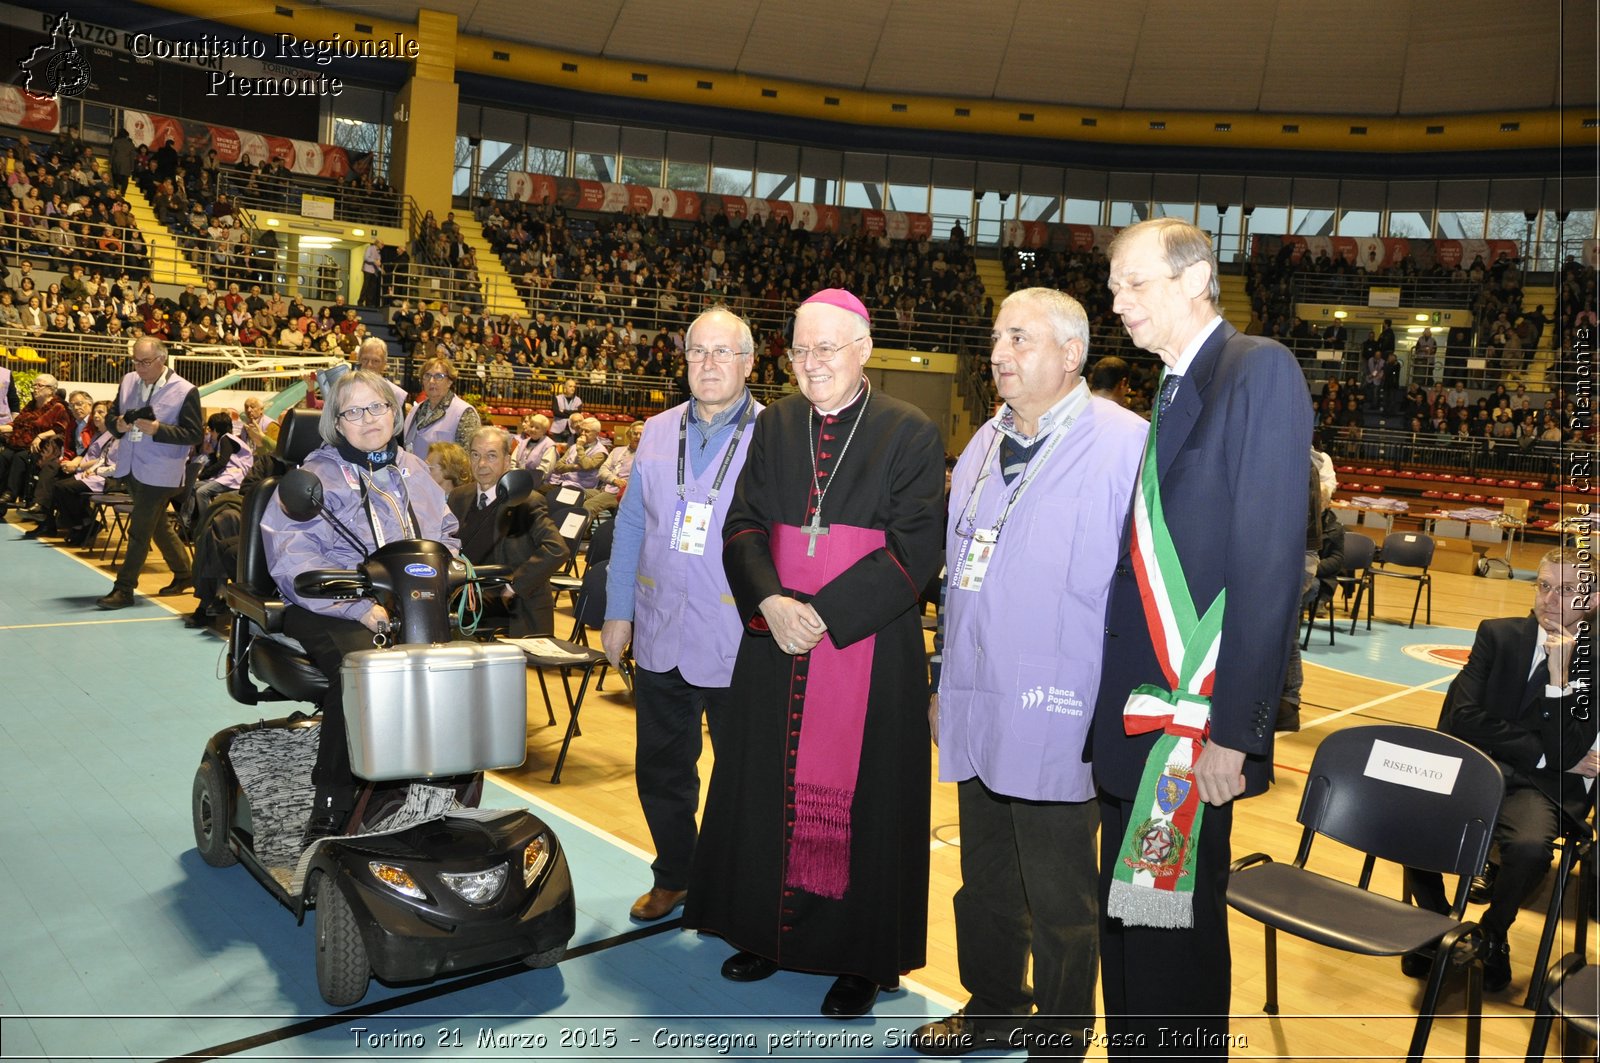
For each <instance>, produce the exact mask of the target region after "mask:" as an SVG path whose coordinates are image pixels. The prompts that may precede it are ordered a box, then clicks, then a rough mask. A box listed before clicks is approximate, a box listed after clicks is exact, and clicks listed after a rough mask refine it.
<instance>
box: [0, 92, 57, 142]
mask: <svg viewBox="0 0 1600 1063" xmlns="http://www.w3.org/2000/svg"><path fill="white" fill-rule="evenodd" d="M0 125H9V126H16V127H18V128H20V129H32V130H36V131H37V132H40V133H54V132H56V130H58V129H60V128H61V104H60V103H59V102H57V101H56V100H54V99H48V100H41V99H36V98H35V97H33V96H30V95H28V94H27V93H26V92H23V91H22V90H21V89H19V88H17V87H16V86H15V85H0Z"/></svg>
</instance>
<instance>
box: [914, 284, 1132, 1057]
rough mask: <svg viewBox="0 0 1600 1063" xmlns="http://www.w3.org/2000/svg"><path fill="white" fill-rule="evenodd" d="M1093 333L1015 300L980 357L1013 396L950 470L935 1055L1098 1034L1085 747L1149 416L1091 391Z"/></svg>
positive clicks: (930, 1033)
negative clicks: (1088, 360)
mask: <svg viewBox="0 0 1600 1063" xmlns="http://www.w3.org/2000/svg"><path fill="white" fill-rule="evenodd" d="M1088 343H1089V321H1088V318H1087V317H1085V315H1084V312H1083V307H1081V306H1080V305H1079V304H1078V301H1077V300H1076V299H1073V298H1072V297H1071V296H1069V295H1065V294H1063V293H1061V292H1058V291H1054V290H1051V289H1048V288H1025V289H1023V290H1021V291H1018V292H1014V293H1012V294H1011V295H1010V296H1008V297H1007V298H1006V300H1005V302H1004V303H1002V304H1001V305H1000V315H999V317H998V318H996V320H995V323H994V332H993V336H992V345H993V348H992V351H991V353H990V371H991V372H992V373H993V376H994V381H995V388H996V390H997V391H998V393H999V395H1000V397H1001V398H1002V399H1003V400H1005V405H1004V406H1002V407H1001V410H1000V412H999V414H997V415H996V416H995V417H993V418H991V419H990V421H989V423H988V424H986V425H984V426H983V427H982V428H980V429H979V430H978V432H977V434H976V435H975V436H973V438H972V442H971V443H969V444H968V445H967V448H966V451H965V453H963V454H962V456H961V461H960V462H959V463H958V464H957V465H956V469H955V474H954V476H953V477H952V481H951V491H950V514H949V522H948V525H949V526H948V530H947V531H946V533H945V557H946V559H947V562H946V567H947V576H948V581H947V583H946V586H945V610H944V613H943V620H944V652H943V660H942V665H941V666H940V667H939V670H938V677H937V680H936V682H937V686H938V690H937V693H935V695H934V697H933V703H932V706H931V707H930V710H929V714H928V715H929V720H930V723H931V724H932V726H933V731H934V738H935V740H936V741H937V742H938V743H939V778H940V779H941V780H943V781H945V782H954V783H956V784H958V785H957V799H958V802H959V807H960V812H961V889H960V890H959V891H957V893H956V895H955V913H956V948H957V959H958V960H959V962H960V968H961V984H962V985H963V986H964V987H965V988H966V990H967V992H968V994H969V998H968V1001H967V1006H966V1007H965V1008H964V1009H963V1010H962V1011H959V1012H957V1013H956V1014H954V1015H951V1016H950V1017H948V1018H945V1019H941V1020H939V1021H937V1022H932V1023H929V1024H927V1025H925V1026H923V1027H922V1028H921V1029H919V1030H918V1031H917V1034H916V1039H915V1041H914V1042H913V1045H914V1047H915V1048H917V1049H918V1050H919V1051H921V1052H922V1053H924V1054H926V1055H957V1054H961V1053H965V1052H971V1051H976V1050H979V1049H983V1048H987V1047H1005V1046H1011V1047H1017V1046H1019V1045H1022V1044H1024V1043H1025V1044H1026V1045H1027V1047H1028V1052H1029V1055H1032V1056H1069V1057H1081V1055H1082V1054H1083V1051H1084V1047H1085V1046H1084V1037H1083V1035H1084V1031H1085V1030H1092V1029H1093V1028H1094V984H1095V977H1094V970H1095V956H1096V955H1097V953H1098V951H1099V950H1098V944H1097V939H1098V936H1099V926H1098V923H1097V912H1098V905H1096V903H1095V891H1096V885H1097V878H1096V872H1095V828H1096V827H1097V826H1098V825H1099V822H1100V809H1099V806H1098V804H1097V803H1096V801H1095V787H1094V777H1093V773H1092V771H1091V769H1090V766H1089V765H1088V764H1086V763H1084V759H1083V745H1084V740H1085V739H1086V738H1087V737H1088V734H1089V724H1090V720H1091V719H1092V718H1093V715H1094V698H1095V694H1096V692H1097V691H1098V690H1099V686H1100V645H1101V642H1102V641H1103V631H1102V625H1103V619H1102V618H1103V617H1104V615H1105V605H1106V598H1107V595H1108V594H1109V592H1110V588H1111V574H1112V572H1113V570H1114V569H1115V568H1116V564H1117V553H1118V549H1119V547H1120V545H1121V540H1122V522H1123V517H1124V515H1125V514H1126V513H1127V511H1128V503H1129V501H1130V499H1131V498H1132V496H1133V485H1134V480H1135V478H1136V477H1137V476H1138V471H1139V457H1140V454H1141V453H1142V452H1143V448H1144V441H1145V435H1146V433H1147V431H1148V429H1149V425H1147V424H1146V423H1145V422H1144V420H1143V419H1142V418H1141V417H1139V416H1138V415H1137V414H1135V413H1132V412H1130V411H1128V410H1126V409H1123V408H1122V406H1121V405H1119V404H1118V403H1116V402H1114V401H1111V400H1108V399H1103V398H1099V397H1096V396H1093V395H1091V394H1090V389H1089V384H1088V382H1087V381H1086V380H1084V378H1083V365H1084V358H1085V356H1086V354H1087V348H1088ZM1030 956H1031V957H1032V959H1033V977H1032V985H1031V988H1030V986H1029V985H1028V982H1027V980H1026V979H1025V977H1024V975H1025V972H1026V971H1027V969H1028V960H1029V957H1030ZM1035 1009H1037V1011H1035Z"/></svg>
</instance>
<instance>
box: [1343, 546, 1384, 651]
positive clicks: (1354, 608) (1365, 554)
mask: <svg viewBox="0 0 1600 1063" xmlns="http://www.w3.org/2000/svg"><path fill="white" fill-rule="evenodd" d="M1377 552H1378V544H1377V543H1375V542H1373V541H1372V540H1371V539H1369V538H1368V537H1367V536H1365V535H1362V534H1361V533H1360V532H1347V533H1346V535H1345V537H1344V571H1343V572H1340V573H1339V577H1338V579H1336V580H1335V581H1334V582H1335V585H1336V586H1337V587H1338V589H1339V592H1340V593H1341V594H1342V595H1343V596H1344V599H1345V600H1346V601H1348V602H1349V603H1350V634H1352V635H1354V634H1355V633H1356V620H1357V618H1359V617H1360V615H1361V600H1362V598H1365V599H1366V601H1367V625H1368V626H1369V627H1370V626H1371V625H1372V593H1371V591H1372V558H1373V556H1374V555H1375V554H1376V553H1377Z"/></svg>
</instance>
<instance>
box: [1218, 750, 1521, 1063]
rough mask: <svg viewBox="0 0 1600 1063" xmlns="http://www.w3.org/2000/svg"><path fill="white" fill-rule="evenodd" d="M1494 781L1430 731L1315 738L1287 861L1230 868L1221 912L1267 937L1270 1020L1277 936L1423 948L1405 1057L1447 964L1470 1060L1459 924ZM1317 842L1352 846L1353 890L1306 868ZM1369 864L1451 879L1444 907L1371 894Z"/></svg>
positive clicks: (1472, 996) (1479, 1001) (1420, 1048)
mask: <svg viewBox="0 0 1600 1063" xmlns="http://www.w3.org/2000/svg"><path fill="white" fill-rule="evenodd" d="M1504 793H1505V780H1504V778H1503V777H1502V775H1501V773H1500V768H1499V767H1498V766H1497V765H1496V764H1495V762H1494V761H1493V760H1492V759H1490V758H1489V757H1488V756H1486V755H1485V754H1483V753H1481V752H1479V751H1478V750H1477V749H1475V748H1474V747H1473V746H1471V745H1469V744H1467V743H1466V742H1463V741H1461V740H1460V739H1459V738H1455V737H1453V736H1451V735H1447V734H1445V733H1443V732H1442V731H1435V730H1432V729H1429V728H1421V727H1404V726H1399V725H1380V726H1372V727H1349V728H1346V729H1344V730H1342V731H1336V732H1334V733H1333V734H1331V735H1329V736H1328V737H1327V738H1325V739H1323V740H1322V744H1321V745H1320V746H1318V747H1317V752H1316V756H1315V757H1314V758H1313V760H1312V762H1311V770H1310V773H1309V774H1308V776H1307V778H1306V784H1305V794H1304V796H1303V797H1302V798H1301V801H1300V811H1299V812H1298V813H1297V814H1296V819H1298V820H1299V822H1300V824H1301V825H1302V826H1303V827H1304V830H1303V832H1302V834H1301V837H1300V847H1299V850H1298V852H1296V854H1295V858H1294V862H1293V863H1291V864H1284V863H1278V862H1275V861H1274V860H1273V859H1272V858H1271V857H1270V856H1268V855H1267V854H1265V853H1253V854H1251V855H1250V856H1245V857H1241V858H1240V859H1238V860H1235V861H1234V862H1233V865H1232V867H1231V869H1230V875H1229V879H1228V904H1229V906H1230V907H1232V908H1235V909H1237V910H1238V911H1240V912H1242V913H1244V914H1245V915H1248V916H1250V917H1251V918H1252V919H1255V920H1257V921H1258V922H1260V923H1261V924H1262V925H1263V926H1264V927H1265V930H1266V975H1267V1002H1266V1004H1265V1006H1264V1008H1263V1010H1265V1011H1266V1013H1267V1014H1269V1015H1276V1014H1277V1013H1278V954H1277V933H1278V931H1280V930H1282V931H1283V932H1285V933H1288V934H1293V935H1294V936H1296V937H1299V938H1304V939H1305V940H1307V941H1314V942H1316V943H1318V944H1320V945H1326V946H1328V947H1329V948H1334V949H1339V950H1341V951H1344V952H1352V953H1357V954H1360V955H1364V956H1403V955H1405V954H1406V953H1409V952H1415V951H1417V950H1420V949H1428V948H1431V949H1433V950H1434V958H1433V966H1432V969H1431V970H1430V971H1429V974H1428V984H1427V989H1426V990H1425V992H1424V994H1423V999H1422V1003H1421V1006H1420V1008H1419V1009H1418V1015H1417V1022H1416V1026H1415V1028H1414V1030H1413V1032H1412V1037H1411V1046H1410V1049H1409V1051H1408V1052H1407V1055H1406V1058H1407V1060H1408V1061H1410V1063H1420V1061H1421V1059H1422V1057H1423V1053H1424V1051H1425V1050H1426V1048H1427V1044H1428V1034H1429V1032H1430V1031H1431V1030H1432V1028H1433V1020H1434V1015H1435V1013H1436V1012H1437V1011H1438V1004H1439V994H1440V991H1441V990H1442V989H1443V987H1444V981H1445V975H1446V974H1447V972H1448V971H1449V969H1450V968H1451V967H1452V966H1464V967H1465V968H1466V970H1467V1009H1468V1011H1467V1030H1466V1039H1467V1052H1466V1055H1467V1058H1469V1059H1474V1060H1475V1059H1477V1055H1478V1044H1479V1039H1480V1032H1481V1031H1480V1025H1481V1021H1482V1016H1483V961H1482V959H1481V957H1480V955H1479V949H1478V947H1477V946H1478V944H1479V942H1480V941H1481V938H1482V935H1481V933H1480V932H1479V930H1478V925H1477V924H1476V923H1473V922H1467V921H1464V920H1463V919H1462V915H1463V913H1464V912H1465V910H1466V906H1467V890H1468V886H1469V884H1470V882H1471V879H1472V876H1473V875H1474V874H1476V873H1477V872H1478V869H1479V868H1481V867H1482V866H1483V861H1484V858H1485V857H1486V856H1487V855H1488V852H1489V842H1490V839H1491V837H1492V835H1493V831H1494V824H1495V819H1496V818H1497V817H1498V816H1499V814H1500V801H1501V798H1502V797H1503V796H1504ZM1318 835H1324V836H1326V837H1328V838H1331V839H1333V840H1334V841H1336V842H1339V843H1341V844H1343V845H1347V846H1349V847H1351V848H1353V849H1356V850H1358V851H1359V852H1360V853H1361V854H1362V856H1363V860H1362V865H1361V874H1360V877H1359V879H1358V881H1356V882H1355V883H1353V884H1352V883H1349V882H1345V881H1342V880H1340V879H1337V878H1330V877H1328V876H1326V875H1322V874H1319V873H1317V872H1314V871H1310V870H1307V868H1306V864H1307V862H1308V861H1309V859H1310V856H1311V844H1312V842H1313V840H1314V839H1315V838H1316V837H1317V836H1318ZM1379 860H1386V861H1392V862H1394V863H1397V864H1401V865H1403V866H1406V867H1413V868H1421V869H1426V870H1430V871H1437V872H1440V873H1442V874H1451V875H1455V876H1457V878H1458V879H1459V882H1458V885H1457V889H1456V894H1455V903H1454V904H1453V905H1452V906H1451V908H1450V912H1449V913H1448V914H1446V915H1440V914H1437V913H1435V912H1431V911H1427V910H1425V909H1422V908H1416V907H1413V906H1412V905H1410V904H1408V903H1406V902H1405V901H1401V900H1395V899H1393V898H1390V897H1384V896H1381V895H1379V894H1377V893H1374V892H1372V890H1371V885H1372V872H1373V869H1374V867H1375V865H1376V863H1377V861H1379Z"/></svg>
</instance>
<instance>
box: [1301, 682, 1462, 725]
mask: <svg viewBox="0 0 1600 1063" xmlns="http://www.w3.org/2000/svg"><path fill="white" fill-rule="evenodd" d="M1334 671H1338V669H1334ZM1347 674H1348V673H1347ZM1455 677H1456V673H1455V672H1451V673H1450V674H1449V675H1442V676H1440V677H1439V678H1437V679H1434V680H1431V681H1429V682H1427V683H1418V684H1417V685H1416V686H1410V687H1406V688H1404V689H1402V690H1396V691H1394V692H1393V693H1391V694H1385V695H1383V696H1382V697H1378V698H1373V699H1372V700H1371V701H1363V702H1362V703H1361V704H1359V705H1352V706H1350V707H1349V708H1348V709H1340V710H1339V711H1338V712H1330V713H1329V714H1328V715H1326V716H1321V717H1318V718H1317V719H1315V720H1311V721H1308V722H1307V723H1306V724H1304V725H1303V726H1302V727H1301V728H1300V730H1302V731H1309V730H1311V729H1312V728H1313V727H1321V726H1322V725H1323V724H1325V723H1332V722H1333V721H1334V720H1340V719H1343V718H1344V717H1346V716H1349V715H1352V714H1353V713H1357V712H1361V711H1363V710H1365V709H1371V708H1376V707H1377V706H1379V705H1383V704H1385V703H1386V702H1390V701H1395V700H1397V699H1399V698H1403V697H1406V696H1408V695H1410V694H1417V693H1421V692H1422V691H1424V690H1432V689H1433V688H1434V687H1437V686H1439V685H1440V684H1441V683H1448V682H1450V681H1451V680H1452V679H1454V678H1455ZM1368 678H1370V677H1368ZM1379 682H1383V680H1379Z"/></svg>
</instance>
